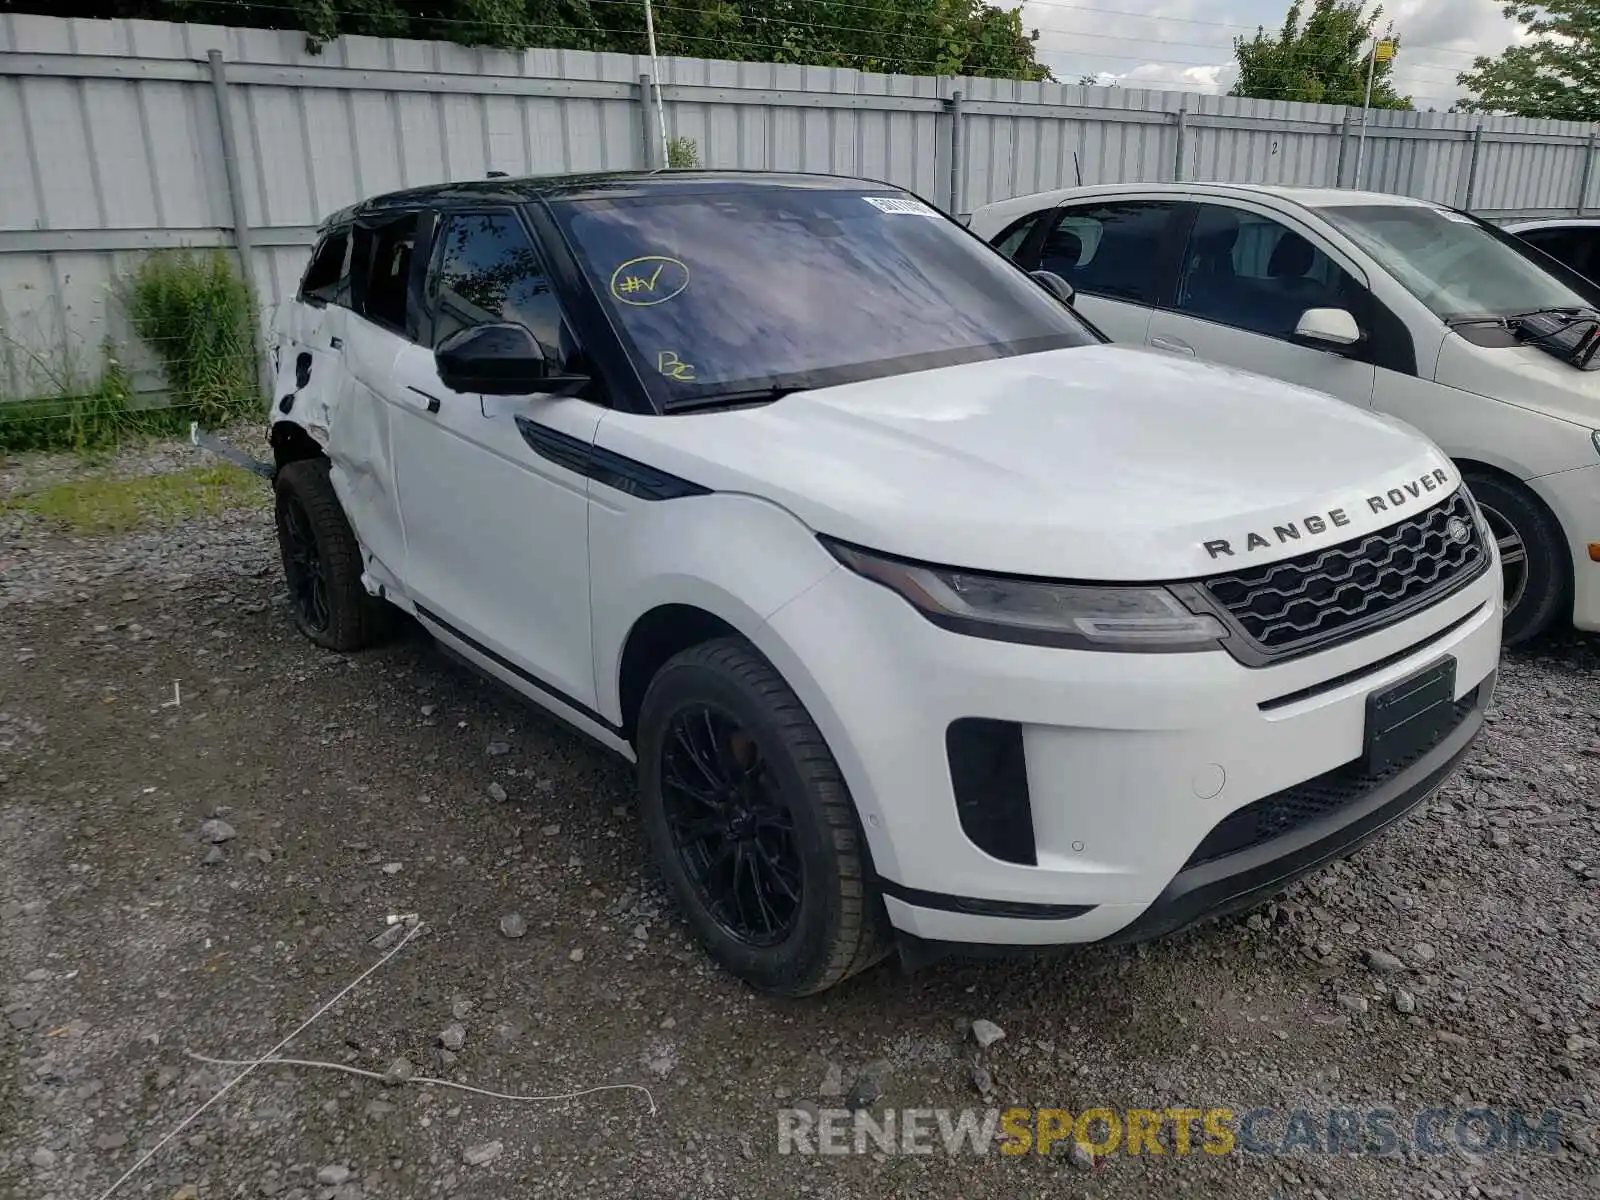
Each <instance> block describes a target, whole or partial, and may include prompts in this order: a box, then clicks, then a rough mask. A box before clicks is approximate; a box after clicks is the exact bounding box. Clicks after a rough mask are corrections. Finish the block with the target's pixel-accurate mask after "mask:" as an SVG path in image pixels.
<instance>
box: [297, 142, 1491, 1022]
mask: <svg viewBox="0 0 1600 1200" xmlns="http://www.w3.org/2000/svg"><path fill="white" fill-rule="evenodd" d="M1044 282H1045V283H1046V284H1047V285H1048V284H1049V283H1050V281H1048V280H1046V281H1044ZM274 356H275V358H276V362H277V379H278V384H277V389H276V391H275V392H274V397H275V399H274V403H273V412H272V419H273V426H272V444H273V446H274V447H275V449H276V454H277V468H276V479H275V486H276V493H277V520H278V530H279V535H280V539H281V542H282V547H283V560H284V568H285V571H286V573H287V576H288V580H289V583H290V591H291V594H292V596H293V601H294V613H295V617H296V620H297V622H298V623H299V625H300V627H301V628H302V629H303V630H304V632H305V633H306V634H307V635H308V636H310V637H311V638H312V639H313V640H315V641H317V642H319V643H320V644H322V645H325V646H328V647H331V648H334V649H338V650H348V649H354V648H356V647H358V646H361V645H363V644H364V643H367V642H369V641H370V640H372V639H373V638H375V637H376V636H377V635H378V634H379V633H380V632H381V629H382V626H383V624H384V620H385V617H386V615H390V614H392V611H393V610H394V609H399V610H402V611H404V612H406V613H410V614H412V615H414V616H415V617H416V619H417V620H418V621H419V622H420V623H421V624H422V626H423V627H424V628H425V629H427V630H428V631H429V632H430V633H431V634H432V635H433V636H435V637H436V638H438V639H439V640H440V641H441V642H443V643H445V644H446V645H448V646H450V647H451V648H453V649H454V650H455V651H457V652H459V654H460V655H461V656H463V657H464V658H466V659H467V660H468V661H469V662H471V663H473V664H475V665H476V666H477V667H479V668H480V669H481V670H483V671H485V672H487V673H488V674H489V675H491V676H494V677H495V678H497V679H500V680H502V681H503V682H505V683H506V684H508V685H510V686H511V687H512V688H514V689H517V690H518V691H520V692H521V693H523V694H524V695H526V696H527V697H529V698H530V699H532V700H534V701H536V702H537V703H539V704H541V705H543V706H544V707H545V708H547V709H548V710H549V711H551V712H552V713H554V714H556V715H557V716H559V717H561V718H564V719H565V720H566V721H568V722H570V723H571V724H573V725H575V726H577V727H578V728H579V729H581V730H583V731H585V732H586V733H588V734H589V735H591V736H592V737H593V738H594V739H595V740H597V741H599V742H600V743H602V744H603V745H605V746H607V747H609V748H611V749H612V750H614V751H616V752H617V753H619V754H621V755H623V756H625V757H627V758H628V759H630V760H633V761H636V762H637V764H638V774H639V791H640V803H641V807H642V819H643V824H644V827H645V829H646V831H647V833H648V836H649V840H650V843H651V846H652V848H653V851H654V856H655V860H656V862H657V863H658V864H659V866H660V869H661V871H662V873H663V875H664V876H665V878H666V880H667V883H668V885H669V886H670V888H671V890H672V891H673V893H674V895H675V897H676V899H677V901H678V903H679V905H680V906H681V908H682V910H683V912H684V913H685V915H686V917H687V919H688V921H689V922H690V924H691V925H692V926H693V928H694V929H695V931H696V932H697V934H698V935H699V937H700V938H701V939H702V940H703V941H704V943H705V944H706V946H707V947H708V948H709V949H710V951H711V953H712V954H713V955H714V956H715V957H716V958H717V959H718V960H719V961H720V962H721V963H723V964H724V965H726V966H727V967H728V968H729V969H730V970H732V971H734V972H736V973H737V974H739V975H740V976H742V977H743V978H744V979H746V980H748V981H750V982H751V983H753V984H755V985H757V986H758V987H761V988H765V989H770V990H773V991H777V992H784V993H789V994H802V993H807V992H813V991H817V990H820V989H822V988H825V987H828V986H830V985H832V984H834V983H837V982H838V981H840V980H842V979H844V978H845V977H846V976H848V975H850V974H851V973H852V972H854V971H856V970H858V969H860V968H861V967H863V966H865V965H867V964H869V963H871V962H873V961H875V960H876V959H877V958H879V957H880V956H881V955H882V954H883V953H885V952H886V951H887V949H888V948H889V947H890V946H891V944H892V942H891V933H892V931H894V932H898V934H899V936H900V937H901V939H902V945H903V946H905V947H910V948H913V949H926V947H927V944H928V943H948V942H987V943H996V944H1001V945H1038V944H1042V943H1059V942H1080V941H1089V940H1097V939H1105V938H1112V937H1117V938H1137V937H1149V936H1152V935H1155V934H1158V933H1161V932H1164V931H1167V930H1171V929H1175V928H1178V927H1180V926H1183V925H1186V924H1188V923H1190V922H1192V921H1194V920H1197V919H1199V918H1201V917H1203V916H1206V915H1209V914H1212V913H1215V912H1219V911H1223V910H1226V909H1231V908H1237V907H1239V906H1242V905H1244V904H1247V903H1250V902H1251V901H1253V900H1256V899H1258V898H1262V897H1265V896H1267V895H1269V894H1271V893H1272V892H1273V891H1274V890H1276V889H1277V888H1279V887H1280V886H1282V885H1283V884H1284V883H1285V882H1287V881H1288V880H1289V879H1291V878H1293V877H1295V876H1296V875H1297V874H1299V873H1301V872H1304V871H1306V870H1309V869H1310V868H1312V867H1313V866H1315V865H1316V864H1318V863H1320V862H1322V861H1324V860H1326V859H1328V858H1330V857H1332V856H1334V855H1338V854H1342V853H1345V852H1347V851H1348V850H1349V849H1350V848H1352V847H1353V846H1354V845H1356V844H1358V843H1359V842H1361V841H1362V840H1364V839H1365V838H1367V837H1370V836H1372V835H1373V834H1375V833H1376V832H1378V831H1379V830H1380V829H1382V828H1384V827H1385V826H1386V825H1388V824H1389V823H1390V822H1392V821H1394V820H1396V819H1397V818H1398V817H1400V816H1401V815H1403V814H1404V813H1405V812H1406V811H1408V810H1409V809H1410V808H1411V807H1412V806H1413V805H1414V804H1416V803H1417V802H1418V801H1419V800H1420V799H1421V798H1422V797H1423V796H1425V795H1426V794H1428V792H1429V791H1430V790H1431V789H1433V788H1434V787H1436V786H1437V785H1438V784H1439V782H1440V781H1441V780H1442V779H1443V778H1444V777H1445V775H1446V774H1447V773H1448V772H1449V771H1450V770H1451V769H1452V767H1453V766H1454V765H1455V763H1456V762H1457V760H1458V759H1459V758H1460V756H1461V755H1462V754H1463V753H1464V752H1465V750H1466V748H1467V745H1468V743H1469V742H1470V741H1471V740H1472V738H1473V737H1474V735H1475V734H1476V733H1477V732H1478V729H1479V727H1480V724H1481V721H1482V714H1483V710H1484V708H1485V706H1486V705H1487V704H1488V702H1489V697H1490V693H1491V690H1492V687H1493V678H1494V670H1495V664H1496V661H1497V656H1498V653H1499V635H1500V576H1499V572H1498V571H1497V570H1495V569H1494V547H1493V544H1492V542H1491V541H1489V540H1487V538H1486V536H1485V534H1484V531H1483V527H1482V525H1481V524H1480V517H1479V515H1478V512H1477V510H1476V508H1475V506H1474V502H1473V500H1472V498H1471V496H1470V495H1469V494H1468V492H1467V490H1466V489H1465V488H1464V487H1462V486H1461V481H1460V477H1459V476H1458V474H1457V473H1456V469H1455V467H1454V466H1453V465H1452V464H1451V462H1450V460H1449V459H1448V458H1447V457H1445V456H1444V455H1443V454H1442V453H1441V452H1440V451H1439V450H1438V449H1437V448H1435V447H1434V446H1432V445H1431V444H1430V443H1428V442H1427V441H1426V440H1424V439H1423V438H1421V437H1420V436H1418V435H1417V434H1416V433H1414V432H1412V431H1411V430H1409V429H1407V428H1405V427H1403V426H1401V425H1399V424H1398V423H1396V422H1392V421H1389V420H1387V419H1381V418H1377V417H1374V416H1371V415H1369V414H1366V413H1361V412H1358V411H1356V410H1355V409H1352V408H1349V407H1348V406H1345V405H1341V404H1337V403H1335V402H1333V401H1331V400H1329V399H1327V398H1325V397H1323V396H1320V395H1317V394H1315V393H1312V392H1309V391H1300V390H1297V389H1294V388H1286V387H1284V386H1283V385H1282V384H1280V383H1277V382H1275V381H1272V380H1268V379H1264V378H1262V377H1259V376H1253V375H1246V374H1243V373H1240V372H1235V371H1231V370H1227V369H1224V368H1220V367H1212V366H1205V365H1202V364H1199V363H1195V362H1189V361H1179V360H1176V359H1171V358H1164V357H1162V356H1160V355H1155V354H1151V353H1149V352H1147V351H1143V350H1137V349H1122V348H1118V347H1114V346H1107V345H1103V344H1101V341H1100V339H1099V337H1098V336H1097V335H1096V334H1095V333H1094V332H1093V331H1092V330H1090V329H1089V328H1088V327H1086V326H1085V325H1084V324H1083V323H1082V322H1081V321H1080V320H1079V319H1078V318H1077V317H1075V316H1074V315H1073V314H1072V313H1071V311H1070V310H1069V309H1068V308H1067V307H1065V306H1064V305H1063V304H1061V303H1060V302H1059V300H1058V299H1057V298H1056V297H1055V296H1053V295H1052V294H1051V293H1050V291H1049V290H1047V287H1043V286H1040V285H1039V283H1038V282H1036V281H1034V280H1031V279H1029V277H1028V276H1027V275H1025V274H1024V273H1022V272H1021V271H1019V270H1017V269H1016V268H1015V267H1014V266H1013V265H1012V264H1011V263H1009V262H1007V261H1006V260H1005V259H1004V258H1003V257H1002V256H1000V255H998V254H996V253H994V252H993V251H992V250H990V249H989V248H988V247H986V246H985V245H984V244H983V243H982V242H981V241H980V240H978V239H977V238H975V237H973V236H972V235H971V234H970V233H968V232H966V231H965V230H963V229H962V228H961V227H960V226H958V225H957V224H956V223H955V222H953V221H951V220H949V219H948V218H946V217H944V216H942V215H940V214H939V213H937V212H935V211H934V210H932V209H930V208H929V207H928V206H926V205H924V204H923V203H922V202H920V201H919V200H917V199H915V198H914V197H911V196H909V195H906V194H905V193H903V192H900V191H897V190H896V189H894V188H892V187H889V186H887V185H883V184H878V183H871V182H864V181H860V180H850V179H836V178H828V177H817V176H781V175H761V174H733V173H729V174H719V173H709V172H673V173H666V174H658V175H637V174H630V175H612V176H600V177H588V178H566V179H543V180H537V179H536V180H524V181H512V180H493V181H488V182H483V183H476V184H457V185H451V186H447V187H441V188H436V189H431V190H425V191H413V192H406V193H402V194H398V195H393V196H387V197H382V198H379V199H375V200H371V201H368V202H366V203H364V204H361V205H358V206H356V207H355V208H353V209H350V210H347V211H345V212H343V213H340V214H339V215H337V216H336V217H334V218H332V219H331V220H330V221H329V222H327V224H326V225H325V227H324V229H323V231H322V234H321V240H320V242H319V244H318V247H317V249H316V251H315V254H314V257H313V259H312V262H311V265H310V268H309V269H308V271H307V273H306V276H305V279H304V281H303V284H302V287H301V291H300V295H299V299H298V301H297V302H294V303H291V304H289V305H286V306H285V308H284V311H283V313H282V315H281V316H280V319H279V320H278V322H277V329H276V339H275V349H274Z"/></svg>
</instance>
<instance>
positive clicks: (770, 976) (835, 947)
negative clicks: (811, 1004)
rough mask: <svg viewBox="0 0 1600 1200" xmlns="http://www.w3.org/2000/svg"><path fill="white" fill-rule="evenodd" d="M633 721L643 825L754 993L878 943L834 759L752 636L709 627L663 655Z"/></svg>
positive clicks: (829, 976) (808, 982) (868, 961)
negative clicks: (695, 640)
mask: <svg viewBox="0 0 1600 1200" xmlns="http://www.w3.org/2000/svg"><path fill="white" fill-rule="evenodd" d="M638 727H639V735H638V739H637V750H638V756H639V791H640V805H641V809H642V816H643V820H644V826H645V832H646V834H647V836H648V837H649V839H650V845H651V849H652V851H653V852H654V855H655V859H656V863H657V865H658V866H659V867H660V870H661V873H662V875H663V877H664V878H665V879H666V882H667V886H668V887H669V889H670V890H671V891H672V894H673V897H674V899H675V900H676V901H677V904H678V908H679V909H680V911H681V912H682V913H683V914H684V917H685V918H686V919H687V921H688V923H689V925H690V927H691V928H692V929H693V930H694V932H695V935H696V936H697V937H698V938H699V939H700V941H701V943H702V944H703V945H704V946H705V948H706V950H707V951H708V952H709V953H710V955H711V957H712V958H714V959H715V960H716V961H717V962H718V963H720V964H721V965H722V966H723V967H724V968H726V969H727V970H728V971H730V972H731V973H732V974H734V975H737V976H738V977H739V978H740V979H743V980H744V981H745V982H747V983H749V984H750V985H751V986H753V987H756V988H758V989H760V990H761V991H764V992H771V993H775V994H778V995H784V996H806V995H810V994H812V993H815V992H820V991H823V990H824V989H826V988H830V987H833V986H834V985H835V984H837V983H840V982H842V981H843V980H845V979H847V978H849V977H850V976H851V975H853V974H855V973H856V972H858V971H861V970H863V969H865V968H866V967H869V966H871V965H872V964H873V963H875V962H877V961H879V960H880V959H881V958H883V957H884V955H885V954H887V953H888V951H889V948H890V938H889V922H888V917H887V914H886V913H885V912H884V908H883V902H882V900H881V899H880V898H879V896H878V894H877V891H876V889H875V888H874V887H873V885H872V882H871V872H870V869H869V865H868V857H867V851H866V848H865V844H864V840H863V837H862V834H861V830H860V827H859V825H858V823H857V820H856V811H855V805H854V803H853V802H852V801H851V799H850V792H849V789H848V788H847V787H846V786H845V782H844V779H843V777H842V776H841V775H840V773H839V767H838V764H837V763H836V762H835V761H834V758H833V755H832V753H830V752H829V750H828V747H827V744H826V743H825V742H824V741H823V738H822V734H821V732H820V731H818V729H817V727H816V725H815V724H814V723H813V722H812V720H811V717H810V715H809V714H808V713H807V712H806V710H805V708H804V707H803V706H802V705H801V703H800V701H799V699H798V697H796V696H795V694H794V692H793V691H792V690H791V689H790V688H789V685H788V684H787V683H785V682H784V680H783V678H782V677H781V676H780V675H779V674H778V673H777V671H775V670H774V669H773V668H772V666H771V664H770V663H768V662H767V661H766V659H764V658H762V657H761V655H760V654H758V653H757V652H756V650H755V649H754V648H753V647H752V646H750V645H749V644H747V643H746V642H744V641H742V640H739V639H736V638H721V639H718V640H716V641H711V642H705V643H702V644H701V645H698V646H695V647H692V648H691V649H688V650H685V651H684V652H683V653H681V654H679V655H677V656H676V657H675V658H673V659H671V660H670V661H668V663H667V664H666V666H664V667H662V669H661V670H660V672H658V673H657V675H656V677H655V678H654V679H653V680H652V681H651V683H650V687H649V690H648V691H647V692H646V694H645V698H644V704H643V706H642V707H641V709H640V713H639V726H638ZM719 863H720V864H722V865H721V866H720V867H719V866H718V864H719Z"/></svg>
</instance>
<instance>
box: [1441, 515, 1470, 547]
mask: <svg viewBox="0 0 1600 1200" xmlns="http://www.w3.org/2000/svg"><path fill="white" fill-rule="evenodd" d="M1444 531H1445V534H1446V536H1448V537H1449V539H1450V540H1451V541H1452V542H1454V543H1455V544H1456V545H1458V546H1465V545H1466V544H1467V543H1468V542H1469V541H1471V540H1472V530H1471V528H1470V527H1469V526H1468V525H1467V523H1466V522H1465V521H1463V520H1462V519H1461V518H1460V517H1451V518H1450V520H1449V521H1447V522H1446V523H1445V527H1444Z"/></svg>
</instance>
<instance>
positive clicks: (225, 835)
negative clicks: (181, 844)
mask: <svg viewBox="0 0 1600 1200" xmlns="http://www.w3.org/2000/svg"><path fill="white" fill-rule="evenodd" d="M238 836H239V834H238V831H237V830H235V829H234V827H233V826H232V825H229V824H228V823H227V822H226V821H224V820H222V819H221V818H220V817H212V818H211V819H210V820H209V821H202V822H200V840H201V841H202V842H212V843H218V842H231V841H233V839H234V838H236V837H238Z"/></svg>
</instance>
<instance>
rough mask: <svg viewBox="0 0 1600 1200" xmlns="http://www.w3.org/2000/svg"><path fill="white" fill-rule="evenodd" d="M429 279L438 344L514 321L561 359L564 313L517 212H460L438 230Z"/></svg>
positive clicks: (552, 355)
mask: <svg viewBox="0 0 1600 1200" xmlns="http://www.w3.org/2000/svg"><path fill="white" fill-rule="evenodd" d="M435 263H436V266H435V268H434V273H433V277H432V279H431V281H430V283H429V296H430V298H431V299H432V302H433V311H434V318H433V344H434V345H435V346H437V345H438V344H439V343H440V342H442V341H443V340H444V339H445V338H447V337H449V336H450V335H451V334H453V333H456V332H458V331H460V330H462V329H469V328H471V327H472V326H474V325H488V324H491V323H493V322H497V321H510V322H512V323H514V324H517V325H521V326H523V327H524V328H525V329H527V330H528V331H529V332H530V333H532V334H533V336H534V337H536V338H538V339H539V344H540V345H541V346H543V347H544V348H545V351H546V353H547V354H548V355H549V357H551V358H552V359H555V358H559V357H561V354H560V331H561V311H560V309H559V308H558V307H557V305H556V299H555V296H554V295H553V294H552V292H551V290H550V281H549V279H548V278H547V277H546V276H545V273H544V268H543V267H542V266H541V265H540V263H539V256H538V255H537V254H536V253H535V252H534V248H533V242H532V240H531V239H530V238H529V236H528V232H527V230H526V229H524V228H523V225H522V222H521V221H519V220H518V219H517V218H516V216H515V215H514V214H512V213H458V214H456V215H453V216H450V217H447V218H446V219H445V221H444V223H443V225H442V226H441V227H440V231H439V250H438V257H437V258H436V259H435Z"/></svg>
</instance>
